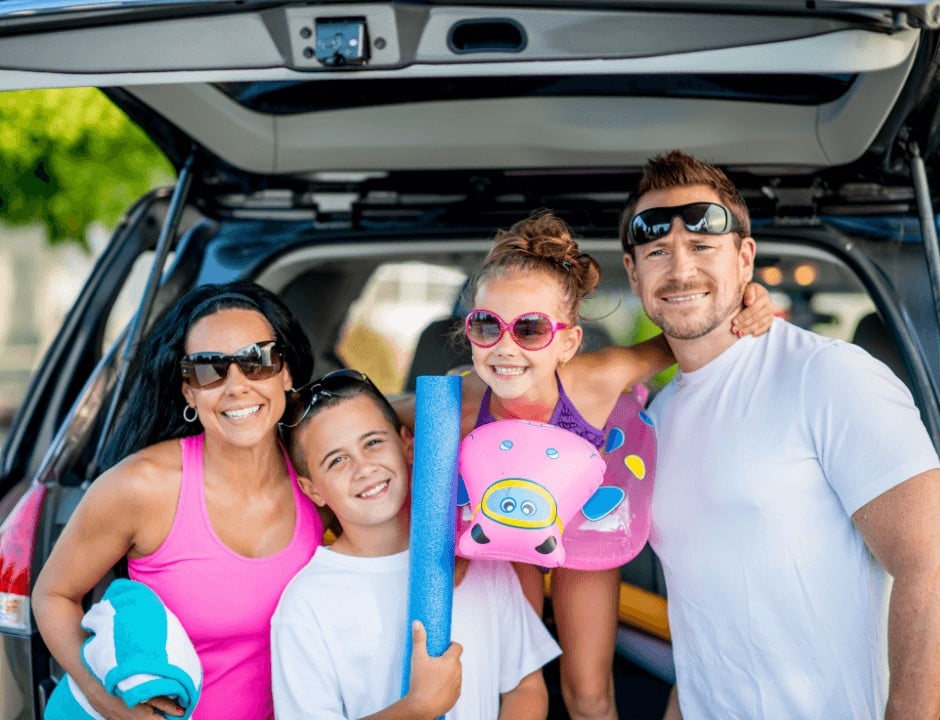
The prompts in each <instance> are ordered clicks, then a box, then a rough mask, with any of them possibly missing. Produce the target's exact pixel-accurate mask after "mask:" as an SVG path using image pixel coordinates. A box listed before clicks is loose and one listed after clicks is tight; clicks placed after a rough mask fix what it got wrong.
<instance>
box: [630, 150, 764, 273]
mask: <svg viewBox="0 0 940 720" xmlns="http://www.w3.org/2000/svg"><path fill="white" fill-rule="evenodd" d="M684 185H707V186H708V187H710V188H712V189H714V190H715V192H717V193H718V197H719V198H720V199H721V202H722V203H723V204H725V205H727V207H728V209H729V210H730V211H731V213H732V214H733V215H734V217H735V219H736V220H737V221H738V224H739V225H740V226H741V234H740V236H739V242H740V238H741V237H749V236H750V234H751V218H750V215H749V214H748V211H747V205H746V204H745V202H744V198H743V197H742V196H741V192H740V191H739V190H738V188H737V187H736V186H735V184H734V183H733V182H731V180H730V179H729V178H728V176H727V175H725V173H724V171H722V170H721V169H719V168H718V167H716V166H714V165H710V164H709V163H706V162H702V161H701V160H696V159H695V158H694V157H692V156H691V155H687V154H686V153H684V152H682V151H681V150H672V151H670V152H669V153H668V154H666V155H656V156H655V157H651V158H650V159H649V160H647V161H646V165H644V166H643V176H642V177H641V178H640V182H639V183H637V186H636V190H634V191H633V193H632V194H631V195H630V197H629V198H628V199H627V204H626V207H625V208H624V210H623V214H622V215H621V216H620V244H621V245H622V246H623V250H624V252H627V253H630V254H631V255H632V254H633V251H634V248H633V245H631V244H629V243H628V242H627V225H628V224H629V222H630V220H631V219H632V218H633V211H634V210H635V209H636V205H637V202H638V201H639V199H640V198H641V197H643V195H645V194H646V193H648V192H650V191H652V190H668V189H670V188H674V187H682V186H684Z"/></svg>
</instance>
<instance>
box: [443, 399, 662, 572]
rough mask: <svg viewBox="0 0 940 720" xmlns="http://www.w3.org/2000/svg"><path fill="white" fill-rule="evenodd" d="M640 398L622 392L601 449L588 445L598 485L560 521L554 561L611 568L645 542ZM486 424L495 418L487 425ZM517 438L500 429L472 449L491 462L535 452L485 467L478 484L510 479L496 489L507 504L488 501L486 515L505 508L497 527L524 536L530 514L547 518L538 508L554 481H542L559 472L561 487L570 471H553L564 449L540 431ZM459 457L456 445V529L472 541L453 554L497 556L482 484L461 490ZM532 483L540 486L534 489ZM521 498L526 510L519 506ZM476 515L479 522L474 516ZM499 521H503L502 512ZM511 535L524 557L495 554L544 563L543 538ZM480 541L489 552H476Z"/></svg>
mask: <svg viewBox="0 0 940 720" xmlns="http://www.w3.org/2000/svg"><path fill="white" fill-rule="evenodd" d="M643 400H645V396H638V395H635V394H634V393H625V394H623V395H622V396H621V398H620V400H619V401H618V403H617V405H616V406H615V407H614V410H613V412H612V413H611V416H610V418H609V419H608V421H607V423H606V425H605V427H604V433H603V435H602V436H601V437H602V441H601V442H600V443H599V444H600V450H599V451H598V450H596V449H594V450H593V453H592V454H593V455H594V456H597V454H598V452H599V453H600V458H601V459H602V460H603V461H604V463H605V468H606V471H605V473H604V477H603V481H602V483H600V485H599V486H597V487H596V488H595V490H594V492H593V493H592V494H590V495H589V496H588V497H586V498H585V499H584V501H582V503H581V506H580V508H579V510H576V511H575V513H574V514H573V515H572V516H571V517H570V519H569V520H568V521H567V522H564V523H563V527H562V534H561V537H560V538H559V540H560V544H561V545H562V546H563V549H564V554H565V560H564V561H562V562H561V563H560V564H562V565H563V566H564V567H569V568H576V569H581V570H600V569H606V568H611V567H618V566H620V565H623V564H624V563H626V562H628V561H629V560H631V559H632V558H633V557H635V556H636V554H637V553H638V552H639V551H640V550H642V548H643V546H644V545H645V544H646V539H647V537H648V535H649V522H650V514H649V508H650V501H651V497H652V482H653V477H654V475H655V466H656V438H655V433H654V431H653V422H652V420H651V419H650V417H649V416H648V415H647V414H646V412H645V411H644V410H643V407H642V405H641V402H642V401H643ZM499 422H513V423H517V424H518V425H519V426H525V425H529V426H533V427H539V426H541V423H534V422H532V421H526V420H514V421H499ZM492 424H494V423H491V424H490V425H492ZM485 427H488V426H481V427H479V428H476V429H475V430H473V431H472V432H471V433H470V434H469V435H468V436H467V438H465V439H464V442H467V439H468V438H471V437H474V436H477V435H478V434H479V433H480V432H481V431H483V429H484V428H485ZM556 430H562V428H556ZM564 432H568V431H564ZM526 437H528V436H526ZM522 438H523V436H522V435H517V434H514V433H510V432H501V433H499V434H498V435H495V436H490V440H489V441H488V443H487V444H486V446H485V447H483V445H482V444H481V447H480V449H479V450H478V451H477V452H478V455H479V456H480V457H483V458H484V460H482V462H484V463H486V462H489V463H491V464H493V463H496V462H498V461H497V460H496V458H497V457H500V456H501V457H508V456H513V455H514V454H515V453H516V452H521V451H523V450H526V451H528V452H532V453H535V455H534V456H530V459H529V461H528V462H527V463H524V464H523V465H522V466H517V467H516V470H517V471H516V472H514V473H510V472H508V471H507V472H505V473H503V474H501V475H500V476H498V477H497V476H495V475H493V474H492V473H491V474H490V476H489V478H488V481H487V482H486V483H485V485H486V487H489V486H490V485H494V484H496V483H498V482H499V481H510V480H512V481H513V482H511V483H510V482H506V483H504V484H503V485H501V490H504V491H505V492H504V493H502V494H501V495H500V499H501V500H506V498H507V497H511V500H512V501H513V502H507V503H506V505H505V506H499V505H496V506H493V505H492V504H491V505H490V508H491V510H492V515H493V516H494V517H495V516H497V515H498V513H499V511H500V510H502V512H503V513H504V514H505V513H507V512H511V513H514V516H513V517H514V519H513V520H512V522H507V523H506V524H504V525H503V527H504V528H505V527H512V528H513V529H514V531H515V532H526V533H530V534H531V533H533V529H534V528H533V527H532V526H531V523H532V522H534V520H535V517H536V516H538V517H539V518H542V522H544V519H545V517H547V515H546V514H545V512H544V511H545V508H546V507H548V505H547V503H548V502H549V501H548V500H547V499H546V496H545V495H543V494H542V493H547V497H549V498H554V497H555V489H554V486H552V487H549V488H548V489H546V488H545V487H541V486H544V483H543V482H542V480H543V479H544V478H547V477H549V476H552V475H557V476H558V478H559V479H558V480H557V482H558V483H559V485H561V484H563V483H562V481H566V482H571V481H572V479H571V478H572V477H573V476H565V475H564V474H563V473H562V472H561V471H560V470H553V469H552V468H553V467H556V466H558V465H562V464H564V463H565V462H566V459H565V451H564V449H563V446H562V445H561V444H559V443H555V442H551V441H550V439H549V438H548V437H547V436H542V437H540V438H539V439H538V440H537V441H535V442H533V441H531V440H529V439H526V440H523V439H522ZM588 444H589V445H590V443H588ZM487 448H488V450H487ZM496 448H498V449H499V450H500V451H501V452H498V453H493V452H492V450H493V449H496ZM552 451H554V452H552ZM556 453H557V454H556ZM464 460H465V458H464V457H463V448H462V449H461V477H460V482H459V484H458V508H457V535H458V537H459V538H461V539H462V538H463V537H464V536H465V535H469V536H471V539H472V540H473V541H474V543H475V544H476V547H475V548H472V550H471V552H472V554H469V555H468V554H467V552H465V549H466V548H465V547H461V548H460V549H459V554H461V555H465V556H468V557H474V556H490V557H495V556H497V554H496V553H491V552H490V550H492V549H493V545H494V544H493V543H488V542H486V541H488V540H490V539H491V538H489V536H488V534H487V531H486V527H487V523H488V522H494V523H495V522H496V520H495V519H493V518H488V517H486V516H485V515H484V514H483V511H482V508H481V505H480V500H481V499H482V497H481V496H482V493H483V491H484V488H477V489H476V491H475V493H470V492H469V491H468V489H467V484H466V482H465V477H464V464H465V463H464ZM504 469H505V468H504ZM481 482H482V481H481ZM552 482H556V481H552ZM528 483H532V484H528ZM535 485H538V486H540V487H539V489H538V490H537V489H536V488H535ZM510 488H511V489H510ZM523 488H525V490H526V492H527V493H529V492H531V494H529V495H527V497H525V498H523V497H522V494H523V492H522V490H523ZM526 502H528V503H530V504H526ZM524 504H525V508H523V507H522V506H523V505H524ZM526 510H528V511H529V513H530V514H529V515H525V511H526ZM520 513H522V514H520ZM481 518H484V519H485V521H484V522H481ZM503 519H504V520H508V518H506V517H504V518H503ZM525 520H527V521H529V527H524V525H525V524H526V523H524V522H522V521H525ZM473 526H476V527H477V528H478V529H477V530H476V537H473V531H472V530H471V528H472V527H473ZM545 532H549V530H548V529H546V528H542V529H540V530H537V531H535V534H538V533H545ZM518 540H519V541H520V542H522V543H523V544H522V545H521V546H520V547H521V554H523V555H526V557H519V556H518V554H517V555H507V554H502V555H498V556H500V557H504V558H506V559H514V560H522V562H531V563H535V564H538V565H541V566H543V567H550V566H551V559H550V558H549V557H546V556H545V555H544V554H542V552H543V551H549V552H551V549H550V548H549V545H551V543H550V542H549V543H548V544H547V545H542V546H540V547H541V550H540V551H538V552H536V550H535V547H533V546H534V545H535V543H532V542H531V541H530V540H522V538H521V537H520V538H518ZM484 547H487V548H488V550H483V548H484ZM516 550H518V548H515V549H513V550H512V551H511V552H516ZM531 555H538V557H536V558H535V559H532V557H531ZM557 557H558V556H557V554H556V555H555V556H554V559H556V560H557Z"/></svg>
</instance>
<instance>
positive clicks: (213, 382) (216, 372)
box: [180, 340, 284, 390]
mask: <svg viewBox="0 0 940 720" xmlns="http://www.w3.org/2000/svg"><path fill="white" fill-rule="evenodd" d="M232 363H235V364H236V365H238V369H239V370H240V371H241V373H242V374H243V375H244V376H245V377H246V378H248V379H249V380H267V379H268V378H272V377H274V376H275V375H277V374H278V373H279V372H280V371H281V368H282V367H283V365H284V363H283V360H282V358H281V355H280V353H279V352H278V350H277V347H276V345H275V342H274V341H273V340H269V341H267V342H264V343H255V344H253V345H249V346H248V347H244V348H241V349H240V350H237V351H236V352H235V354H234V355H223V354H221V353H213V352H205V353H193V354H192V355H187V356H186V357H184V358H183V359H182V360H181V361H180V370H181V372H182V374H183V380H185V381H186V383H187V384H188V385H189V386H190V387H193V388H196V389H198V390H208V389H210V388H214V387H217V386H218V385H221V384H222V383H223V382H224V381H225V376H226V375H228V369H229V366H230V365H231V364H232Z"/></svg>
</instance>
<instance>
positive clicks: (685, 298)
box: [663, 292, 707, 303]
mask: <svg viewBox="0 0 940 720" xmlns="http://www.w3.org/2000/svg"><path fill="white" fill-rule="evenodd" d="M705 295H707V293H703V292H700V293H695V294H694V295H676V296H674V297H667V298H663V300H665V301H666V302H668V303H684V302H692V301H693V300H701V299H702V298H703V297H705Z"/></svg>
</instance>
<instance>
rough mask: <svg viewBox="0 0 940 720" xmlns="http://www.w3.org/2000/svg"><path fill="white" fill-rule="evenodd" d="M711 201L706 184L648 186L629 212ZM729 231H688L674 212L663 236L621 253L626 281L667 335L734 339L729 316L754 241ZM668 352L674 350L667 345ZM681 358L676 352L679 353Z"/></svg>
mask: <svg viewBox="0 0 940 720" xmlns="http://www.w3.org/2000/svg"><path fill="white" fill-rule="evenodd" d="M693 202H717V203H720V202H721V199H720V198H719V196H718V193H717V192H716V191H715V190H713V189H712V188H710V187H708V186H706V185H686V186H680V187H674V188H670V189H667V190H653V191H650V192H648V193H646V194H645V195H643V196H642V197H641V198H640V199H639V201H638V202H637V206H636V209H635V211H634V213H635V214H636V213H640V212H643V211H644V210H648V209H650V208H654V207H672V206H676V205H684V204H686V203H693ZM738 239H739V236H738V235H736V234H734V233H727V234H725V235H705V234H698V233H693V232H690V231H689V230H688V229H687V228H686V227H685V225H683V224H682V220H681V218H678V217H676V218H674V219H673V222H672V228H671V230H670V232H669V234H668V235H666V236H665V237H663V238H661V239H659V240H656V241H653V242H649V243H646V244H643V245H638V246H636V248H635V253H636V257H635V258H633V257H631V256H630V255H629V254H627V255H625V256H624V266H625V267H626V269H627V274H628V276H629V279H630V286H631V287H632V289H633V292H634V294H636V295H637V296H638V297H639V298H640V300H641V301H642V303H643V308H644V310H646V314H647V315H649V317H650V319H651V320H652V321H653V322H654V323H656V324H657V325H658V326H659V327H660V328H662V330H663V333H665V335H666V336H667V337H668V338H670V344H671V345H674V343H673V341H678V342H679V343H680V344H681V343H683V342H699V343H713V344H714V345H715V348H716V349H717V350H718V352H720V351H721V350H722V349H724V348H723V347H721V346H722V345H724V346H725V347H726V346H727V345H730V344H731V343H732V342H733V341H734V335H733V334H732V333H731V331H730V326H731V318H732V317H733V316H734V315H735V314H736V313H737V311H738V309H739V308H740V307H741V300H742V297H743V294H744V287H745V285H747V283H748V282H749V281H750V279H751V277H752V275H753V270H754V250H755V247H754V241H753V239H751V238H749V237H747V238H743V239H741V246H740V247H738V246H737V240H738ZM673 350H674V352H677V357H678V352H679V351H678V350H677V349H676V347H673ZM680 360H681V358H680Z"/></svg>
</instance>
